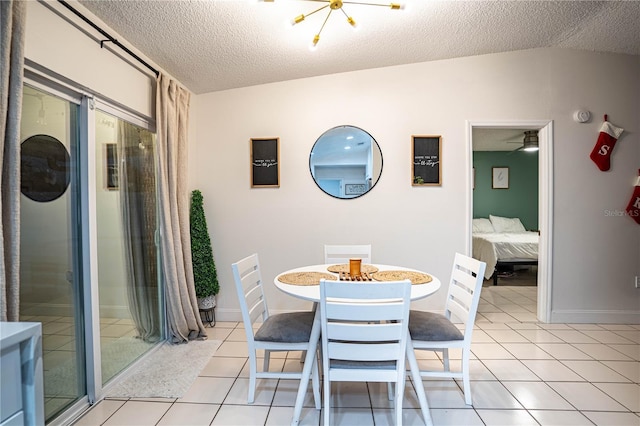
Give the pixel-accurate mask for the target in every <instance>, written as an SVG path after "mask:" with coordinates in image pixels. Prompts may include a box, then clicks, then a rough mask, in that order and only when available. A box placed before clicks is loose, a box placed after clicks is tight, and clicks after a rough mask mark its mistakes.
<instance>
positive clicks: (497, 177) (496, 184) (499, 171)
mask: <svg viewBox="0 0 640 426" xmlns="http://www.w3.org/2000/svg"><path fill="white" fill-rule="evenodd" d="M491 188H493V189H509V168H508V167H492V168H491Z"/></svg>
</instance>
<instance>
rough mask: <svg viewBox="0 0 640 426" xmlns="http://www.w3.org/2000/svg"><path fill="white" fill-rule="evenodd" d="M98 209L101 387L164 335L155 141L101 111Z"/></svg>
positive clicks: (97, 119) (98, 116)
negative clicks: (157, 240)
mask: <svg viewBox="0 0 640 426" xmlns="http://www.w3.org/2000/svg"><path fill="white" fill-rule="evenodd" d="M95 124H96V126H95V128H96V150H95V153H96V180H95V181H96V185H95V194H96V214H97V217H96V219H97V222H96V223H97V237H98V238H97V243H98V245H97V252H98V259H97V260H98V288H99V297H100V309H99V312H100V350H101V358H102V362H101V367H102V384H103V385H104V384H106V383H107V382H108V381H109V380H110V379H112V378H113V377H114V376H115V375H116V374H118V373H119V372H121V371H122V370H123V369H124V368H126V367H127V366H129V365H130V364H131V363H132V362H133V361H135V360H136V359H137V358H138V357H140V355H142V354H144V353H145V352H146V351H147V350H149V348H151V347H152V346H153V345H154V344H155V343H156V342H158V341H159V340H160V337H161V326H162V321H161V320H160V304H159V300H160V294H159V286H158V260H157V259H158V257H157V256H158V253H157V247H156V243H155V241H156V240H155V236H156V228H157V226H156V225H157V224H156V210H157V206H156V179H155V161H154V159H155V138H154V135H153V134H152V133H151V132H149V131H148V130H145V129H143V128H141V127H138V126H136V125H134V124H131V123H128V122H126V121H124V120H122V119H119V118H117V117H115V116H113V115H111V114H107V113H106V112H103V111H100V110H97V111H96V114H95Z"/></svg>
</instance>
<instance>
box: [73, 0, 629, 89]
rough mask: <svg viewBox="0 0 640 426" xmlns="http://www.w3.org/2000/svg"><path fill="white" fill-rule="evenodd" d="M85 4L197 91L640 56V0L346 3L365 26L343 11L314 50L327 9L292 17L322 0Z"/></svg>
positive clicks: (103, 0)
mask: <svg viewBox="0 0 640 426" xmlns="http://www.w3.org/2000/svg"><path fill="white" fill-rule="evenodd" d="M356 1H359V0H356ZM368 1H369V2H375V1H376V0H368ZM80 3H81V4H82V5H83V6H85V7H86V8H87V9H89V10H90V11H91V12H92V13H93V14H95V15H96V16H97V17H98V18H100V19H101V20H102V21H104V22H105V23H106V24H107V25H108V26H110V27H111V28H112V29H113V30H114V31H116V32H117V33H118V34H119V35H120V36H122V37H124V38H125V39H126V40H127V42H128V43H131V44H132V45H133V46H134V47H135V48H136V49H138V50H139V51H140V52H142V53H143V54H144V55H146V56H148V57H149V58H150V59H151V60H153V61H154V62H155V63H157V64H158V66H160V67H161V68H163V69H164V70H166V71H167V72H168V73H170V74H171V75H172V76H173V77H175V78H177V79H178V80H179V81H180V82H181V83H182V84H184V85H185V86H186V87H188V88H189V89H190V90H191V91H192V92H194V93H196V94H201V93H207V92H212V91H219V90H225V89H231V88H238V87H245V86H252V85H256V84H263V83H270V82H276V81H284V80H291V79H297V78H304V77H311V76H317V75H324V74H333V73H339V72H346V71H354V70H360V69H368V68H378V67H384V66H391V65H400V64H407V63H414V62H424V61H433V60H438V59H447V58H455V57H463V56H473V55H481V54H487V53H497V52H507V51H514V50H523V49H531V48H540V47H558V48H574V49H583V50H591V51H600V52H616V53H625V54H632V55H640V31H639V30H638V22H640V2H639V1H432V0H405V1H404V2H403V3H404V4H405V9H404V10H391V9H389V8H388V7H373V6H364V5H356V4H347V3H345V4H344V10H345V11H346V12H347V13H348V14H349V15H351V16H353V18H354V19H355V20H356V22H357V23H358V28H357V30H356V31H354V30H353V29H352V28H351V26H350V25H349V24H348V23H347V22H346V18H345V15H344V14H342V13H340V11H335V12H334V13H333V14H332V16H331V17H330V19H329V20H328V21H327V23H326V26H325V28H324V30H323V31H322V34H321V40H320V42H319V43H318V46H317V49H315V50H314V51H311V50H310V49H309V46H310V44H311V40H312V39H313V36H314V35H315V34H316V33H317V32H318V30H319V29H320V27H321V25H322V23H323V21H324V19H325V16H326V10H327V9H325V10H324V11H321V12H318V13H317V14H313V15H311V16H308V17H307V18H306V19H305V20H304V21H303V22H301V23H300V24H298V25H296V26H291V25H290V24H289V22H290V21H291V19H292V18H294V17H295V16H298V15H300V14H309V12H311V11H313V10H315V9H317V8H318V7H319V6H321V5H322V3H320V2H318V1H317V0H316V1H300V0H276V1H275V2H260V1H256V0H206V1H205V0H201V1H198V0H192V1H186V0H171V1H167V0H128V1H122V0H100V1H96V0H80Z"/></svg>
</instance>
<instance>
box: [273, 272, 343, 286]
mask: <svg viewBox="0 0 640 426" xmlns="http://www.w3.org/2000/svg"><path fill="white" fill-rule="evenodd" d="M322 278H324V279H325V280H327V281H336V280H337V279H338V278H337V277H336V276H335V275H331V274H327V273H325V272H290V273H288V274H282V275H280V276H279V277H278V281H280V282H281V283H285V284H293V285H320V280H321V279H322Z"/></svg>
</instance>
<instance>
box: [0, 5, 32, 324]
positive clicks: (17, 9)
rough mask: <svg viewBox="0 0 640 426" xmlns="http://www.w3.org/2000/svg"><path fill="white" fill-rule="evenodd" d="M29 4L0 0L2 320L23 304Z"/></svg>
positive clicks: (13, 318)
mask: <svg viewBox="0 0 640 426" xmlns="http://www.w3.org/2000/svg"><path fill="white" fill-rule="evenodd" d="M26 16H27V4H26V2H24V1H13V0H1V1H0V143H1V144H2V149H0V167H1V168H2V178H1V179H2V197H1V201H0V202H1V203H2V205H1V210H2V223H1V227H0V245H2V247H0V287H1V289H0V291H1V293H0V320H2V321H18V319H19V315H20V312H19V308H20V117H21V114H22V72H23V66H24V35H25V34H24V33H25V24H26Z"/></svg>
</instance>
